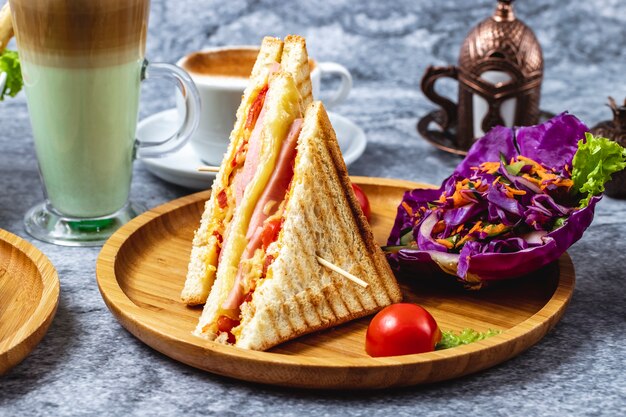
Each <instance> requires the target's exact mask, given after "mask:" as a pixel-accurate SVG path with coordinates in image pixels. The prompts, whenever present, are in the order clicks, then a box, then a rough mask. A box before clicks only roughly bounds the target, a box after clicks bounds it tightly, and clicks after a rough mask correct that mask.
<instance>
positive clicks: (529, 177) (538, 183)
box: [522, 174, 541, 186]
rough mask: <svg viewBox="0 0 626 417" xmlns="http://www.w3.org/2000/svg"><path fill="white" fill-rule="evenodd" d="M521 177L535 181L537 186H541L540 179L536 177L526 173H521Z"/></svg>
mask: <svg viewBox="0 0 626 417" xmlns="http://www.w3.org/2000/svg"><path fill="white" fill-rule="evenodd" d="M522 178H526V179H527V180H528V181H530V182H532V183H535V184H536V185H537V186H541V180H538V179H537V178H533V177H531V176H530V175H528V174H524V175H522Z"/></svg>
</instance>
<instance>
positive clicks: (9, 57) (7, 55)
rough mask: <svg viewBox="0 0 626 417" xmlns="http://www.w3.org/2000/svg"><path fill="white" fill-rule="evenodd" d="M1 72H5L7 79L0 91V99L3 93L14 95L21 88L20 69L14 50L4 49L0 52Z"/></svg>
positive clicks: (2, 97) (2, 98) (0, 99)
mask: <svg viewBox="0 0 626 417" xmlns="http://www.w3.org/2000/svg"><path fill="white" fill-rule="evenodd" d="M2 72H4V73H6V76H7V80H6V84H5V85H4V88H3V89H2V90H1V91H0V101H2V100H4V96H5V95H8V96H11V97H15V95H16V94H17V93H19V92H20V90H21V89H22V85H23V80H22V70H21V67H20V59H19V57H18V55H17V52H16V51H10V50H8V49H6V50H4V51H3V52H1V53H0V73H2Z"/></svg>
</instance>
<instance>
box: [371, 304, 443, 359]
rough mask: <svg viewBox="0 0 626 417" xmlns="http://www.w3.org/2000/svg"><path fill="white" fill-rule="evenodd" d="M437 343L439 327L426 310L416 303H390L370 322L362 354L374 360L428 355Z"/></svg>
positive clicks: (439, 332)
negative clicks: (364, 353)
mask: <svg viewBox="0 0 626 417" xmlns="http://www.w3.org/2000/svg"><path fill="white" fill-rule="evenodd" d="M440 340H441V331H440V330H439V326H437V322H436V321H435V319H434V318H433V316H431V315H430V313H429V312H428V311H426V310H425V309H424V308H422V307H420V306H418V305H417V304H409V303H399V304H392V305H390V306H388V307H385V308H384V309H382V310H381V311H380V312H379V313H378V314H376V315H375V316H374V318H373V319H372V321H371V322H370V324H369V327H368V328H367V335H366V336H365V351H366V352H367V354H368V355H370V356H375V357H376V356H396V355H410V354H412V353H423V352H431V351H433V350H434V349H435V345H436V344H437V342H439V341H440Z"/></svg>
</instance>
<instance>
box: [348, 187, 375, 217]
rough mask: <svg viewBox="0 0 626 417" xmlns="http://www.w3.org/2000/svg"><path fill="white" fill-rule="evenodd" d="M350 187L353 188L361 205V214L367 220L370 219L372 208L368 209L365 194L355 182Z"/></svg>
mask: <svg viewBox="0 0 626 417" xmlns="http://www.w3.org/2000/svg"><path fill="white" fill-rule="evenodd" d="M352 189H353V190H354V194H355V195H356V199H357V200H359V205H360V206H361V210H363V214H364V215H365V218H366V219H367V221H368V222H369V221H370V216H371V215H372V210H371V209H370V202H369V200H368V199H367V196H366V195H365V193H364V192H363V190H362V189H361V187H359V186H358V185H356V184H352Z"/></svg>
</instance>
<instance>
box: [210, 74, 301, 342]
mask: <svg viewBox="0 0 626 417" xmlns="http://www.w3.org/2000/svg"><path fill="white" fill-rule="evenodd" d="M282 81H283V83H284V80H282ZM271 85H272V83H270V84H266V85H265V86H263V87H262V88H261V89H260V90H259V93H258V95H257V97H256V99H255V100H254V102H253V103H252V105H251V106H250V109H249V111H248V116H247V119H246V123H245V128H246V130H249V132H250V133H249V135H248V138H247V140H244V141H242V142H241V144H240V145H239V148H238V149H237V151H236V152H235V155H234V158H233V159H232V161H231V163H230V167H229V168H231V171H230V173H228V174H227V175H228V179H229V181H228V184H227V186H226V187H224V188H223V189H222V190H220V191H218V194H217V203H218V205H219V208H220V209H222V210H224V212H225V213H226V216H224V218H223V221H222V222H221V224H220V225H219V226H221V229H222V230H220V229H219V228H216V229H215V231H216V232H217V233H215V234H216V235H219V239H218V238H217V236H216V243H219V246H220V249H221V243H222V242H224V241H227V239H228V235H229V234H233V237H232V239H230V240H228V241H229V242H230V243H229V245H232V246H229V250H228V253H229V254H228V259H227V258H226V257H224V259H222V255H223V254H224V253H225V252H220V253H219V258H218V260H217V261H218V262H225V264H224V270H225V271H228V272H225V273H224V274H225V275H227V276H228V278H226V279H225V280H224V281H225V282H232V285H231V286H229V287H227V291H226V293H224V295H223V296H222V298H221V300H220V304H219V308H218V309H217V314H216V315H215V316H213V317H216V319H214V320H213V321H212V322H209V323H208V324H207V325H206V326H204V328H203V329H202V332H203V333H204V332H206V333H210V334H214V335H217V338H218V339H219V340H221V341H227V342H229V343H235V341H236V337H235V334H236V333H237V332H236V331H234V330H233V329H235V328H236V327H237V326H239V324H240V321H241V306H242V304H243V303H246V302H250V301H251V300H252V296H253V293H254V290H255V289H256V288H257V286H258V284H259V282H260V280H262V279H264V278H265V277H266V275H267V270H268V268H269V266H270V265H271V263H272V261H273V259H274V258H275V256H276V254H277V253H278V245H277V243H276V242H277V240H278V236H279V233H280V230H281V228H282V223H283V214H284V210H285V206H286V202H287V200H288V195H289V189H290V184H291V182H292V179H293V169H294V162H295V158H296V154H297V149H296V148H297V144H298V137H299V134H300V131H301V129H302V124H303V119H302V117H301V116H302V115H301V111H300V110H299V109H300V105H299V104H298V103H300V99H299V93H298V90H297V88H296V87H295V84H294V83H293V81H292V79H291V78H290V77H289V80H288V82H287V84H286V85H282V84H281V86H280V87H282V89H278V90H276V92H275V94H274V97H273V98H272V99H270V100H266V97H269V96H271V94H270V91H272V87H271ZM278 91H280V93H278ZM268 101H272V104H270V103H269V102H268ZM268 106H269V107H268ZM269 108H272V109H273V114H272V115H271V116H269V113H270V110H269ZM236 211H237V212H239V213H238V214H235V212H236ZM233 216H238V217H237V218H239V219H240V220H239V223H238V222H237V221H236V220H235V221H231V220H232V218H233ZM234 223H237V226H234V225H233V224H234ZM224 224H226V226H225V227H224V226H223V225H224ZM220 268H221V267H220Z"/></svg>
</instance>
